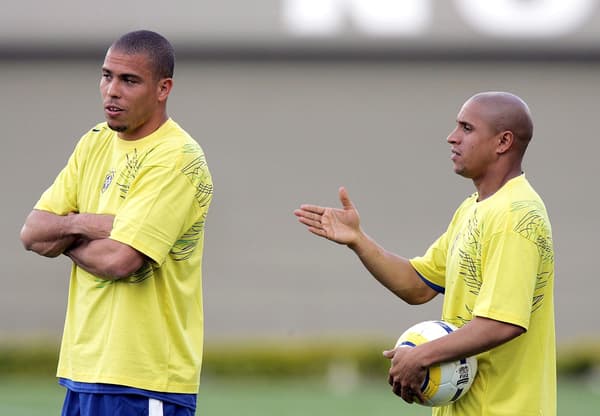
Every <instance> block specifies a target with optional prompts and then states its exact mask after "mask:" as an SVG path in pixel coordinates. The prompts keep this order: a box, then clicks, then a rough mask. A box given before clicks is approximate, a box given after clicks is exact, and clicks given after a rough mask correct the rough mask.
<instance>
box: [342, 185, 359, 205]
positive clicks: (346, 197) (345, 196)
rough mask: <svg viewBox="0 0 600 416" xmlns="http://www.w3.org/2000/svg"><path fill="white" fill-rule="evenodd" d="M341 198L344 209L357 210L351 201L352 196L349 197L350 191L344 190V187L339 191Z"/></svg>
mask: <svg viewBox="0 0 600 416" xmlns="http://www.w3.org/2000/svg"><path fill="white" fill-rule="evenodd" d="M339 197H340V202H341V203H342V206H343V207H344V209H355V208H354V204H353V203H352V201H351V200H350V196H349V195H348V191H346V188H344V187H343V186H341V187H340V189H339Z"/></svg>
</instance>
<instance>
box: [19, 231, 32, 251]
mask: <svg viewBox="0 0 600 416" xmlns="http://www.w3.org/2000/svg"><path fill="white" fill-rule="evenodd" d="M19 238H20V239H21V244H23V247H24V248H25V250H27V251H33V247H34V242H33V239H32V238H31V236H30V235H29V233H28V232H27V226H26V225H24V226H23V228H21V233H20V234H19Z"/></svg>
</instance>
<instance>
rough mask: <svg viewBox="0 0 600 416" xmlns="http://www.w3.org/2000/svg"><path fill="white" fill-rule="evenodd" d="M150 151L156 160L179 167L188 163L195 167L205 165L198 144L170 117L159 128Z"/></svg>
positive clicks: (183, 166) (204, 158)
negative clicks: (157, 135)
mask: <svg viewBox="0 0 600 416" xmlns="http://www.w3.org/2000/svg"><path fill="white" fill-rule="evenodd" d="M152 153H154V154H153V156H154V157H156V159H157V160H162V161H163V162H165V163H167V164H169V165H171V166H173V167H177V168H180V169H184V168H185V167H187V166H188V165H190V164H192V165H194V166H195V167H196V168H197V167H199V166H200V167H201V166H205V165H206V157H205V155H204V151H203V150H202V147H201V146H200V144H199V143H198V142H197V141H196V140H195V139H194V138H193V137H192V136H190V135H189V134H188V133H187V132H186V131H185V130H184V129H182V128H181V127H180V126H179V124H177V123H176V122H175V121H173V120H171V119H169V121H167V123H166V124H165V125H164V126H163V128H161V131H160V134H159V137H157V141H156V144H155V146H153V151H152Z"/></svg>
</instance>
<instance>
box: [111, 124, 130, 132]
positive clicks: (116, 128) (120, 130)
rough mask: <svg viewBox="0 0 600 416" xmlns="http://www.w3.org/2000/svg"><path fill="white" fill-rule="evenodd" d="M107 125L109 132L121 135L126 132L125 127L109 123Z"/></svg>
mask: <svg viewBox="0 0 600 416" xmlns="http://www.w3.org/2000/svg"><path fill="white" fill-rule="evenodd" d="M107 124H108V127H109V128H110V129H111V130H113V131H116V132H117V133H123V132H124V131H127V126H123V125H115V124H111V123H110V122H108V123H107Z"/></svg>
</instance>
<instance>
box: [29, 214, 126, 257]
mask: <svg viewBox="0 0 600 416" xmlns="http://www.w3.org/2000/svg"><path fill="white" fill-rule="evenodd" d="M113 219H114V217H113V216H112V215H103V214H75V213H72V214H69V215H57V214H53V213H51V212H47V211H41V210H33V211H32V212H31V213H30V214H29V216H28V217H27V219H26V220H25V225H24V226H23V228H22V230H21V241H22V242H23V245H24V246H25V248H26V249H27V250H31V251H34V252H36V253H38V254H40V255H42V256H46V257H56V256H58V255H60V254H62V253H63V252H64V251H65V250H66V249H67V248H69V247H70V246H71V245H73V243H74V242H75V241H77V240H78V239H80V238H84V239H88V240H94V239H99V238H106V237H108V236H109V234H110V231H111V229H112V222H113Z"/></svg>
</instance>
